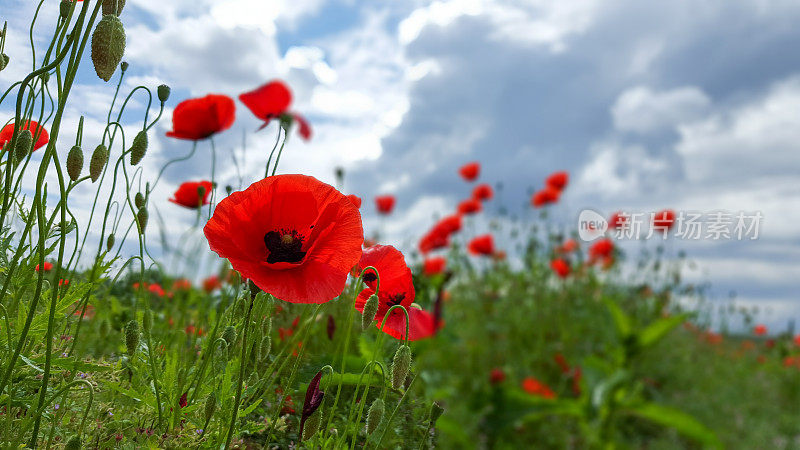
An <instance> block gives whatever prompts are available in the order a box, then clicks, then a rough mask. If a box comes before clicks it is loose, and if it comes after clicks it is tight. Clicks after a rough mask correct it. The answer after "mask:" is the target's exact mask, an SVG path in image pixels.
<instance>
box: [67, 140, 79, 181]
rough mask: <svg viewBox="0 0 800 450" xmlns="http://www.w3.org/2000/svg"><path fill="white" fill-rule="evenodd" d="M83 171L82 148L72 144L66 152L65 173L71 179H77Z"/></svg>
mask: <svg viewBox="0 0 800 450" xmlns="http://www.w3.org/2000/svg"><path fill="white" fill-rule="evenodd" d="M82 171H83V150H81V148H80V147H78V146H77V145H74V146H73V147H72V148H71V149H70V150H69V153H68V154H67V174H68V175H69V179H70V180H72V181H78V178H80V177H81V172H82Z"/></svg>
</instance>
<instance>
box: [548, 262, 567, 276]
mask: <svg viewBox="0 0 800 450" xmlns="http://www.w3.org/2000/svg"><path fill="white" fill-rule="evenodd" d="M550 268H551V269H553V272H555V273H556V275H558V276H559V277H560V278H567V277H568V276H569V273H570V267H569V264H568V263H567V262H566V261H564V260H563V259H561V258H556V259H554V260H552V261H550Z"/></svg>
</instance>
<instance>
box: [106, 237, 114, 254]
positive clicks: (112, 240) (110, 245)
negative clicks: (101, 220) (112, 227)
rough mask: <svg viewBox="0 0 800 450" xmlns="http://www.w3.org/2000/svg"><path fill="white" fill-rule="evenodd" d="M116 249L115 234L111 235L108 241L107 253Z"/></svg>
mask: <svg viewBox="0 0 800 450" xmlns="http://www.w3.org/2000/svg"><path fill="white" fill-rule="evenodd" d="M112 248H114V234H113V233H112V234H109V235H108V239H106V251H109V252H110V251H111V249H112Z"/></svg>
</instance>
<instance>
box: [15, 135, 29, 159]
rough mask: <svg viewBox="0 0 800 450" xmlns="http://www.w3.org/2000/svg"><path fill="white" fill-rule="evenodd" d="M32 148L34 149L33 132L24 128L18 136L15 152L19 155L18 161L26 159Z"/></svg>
mask: <svg viewBox="0 0 800 450" xmlns="http://www.w3.org/2000/svg"><path fill="white" fill-rule="evenodd" d="M31 149H33V133H31V130H22V132H21V133H20V134H19V136H17V146H16V148H15V149H14V150H15V152H14V153H15V154H16V155H17V161H22V160H23V159H25V158H26V157H27V156H28V154H29V153H30V152H31Z"/></svg>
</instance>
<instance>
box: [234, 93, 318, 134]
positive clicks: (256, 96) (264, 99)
mask: <svg viewBox="0 0 800 450" xmlns="http://www.w3.org/2000/svg"><path fill="white" fill-rule="evenodd" d="M239 100H241V102H242V103H244V105H245V106H247V108H248V109H250V111H251V112H252V113H253V115H254V116H256V117H257V118H259V119H261V120H263V121H264V124H263V125H261V128H264V127H266V126H267V125H269V122H270V121H271V120H272V119H277V118H283V119H285V120H290V121H292V122H297V132H298V133H299V134H300V137H302V138H303V139H305V140H309V139H311V125H310V124H309V123H308V121H307V120H306V119H305V117H303V116H301V115H300V114H297V113H293V112H289V106H290V105H291V104H292V91H290V90H289V87H288V86H286V84H285V83H284V82H283V81H280V80H272V81H270V82H268V83H267V84H265V85H263V86H260V87H258V88H256V89H255V90H252V91H250V92H245V93H244V94H241V95H239ZM261 128H259V129H261Z"/></svg>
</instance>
